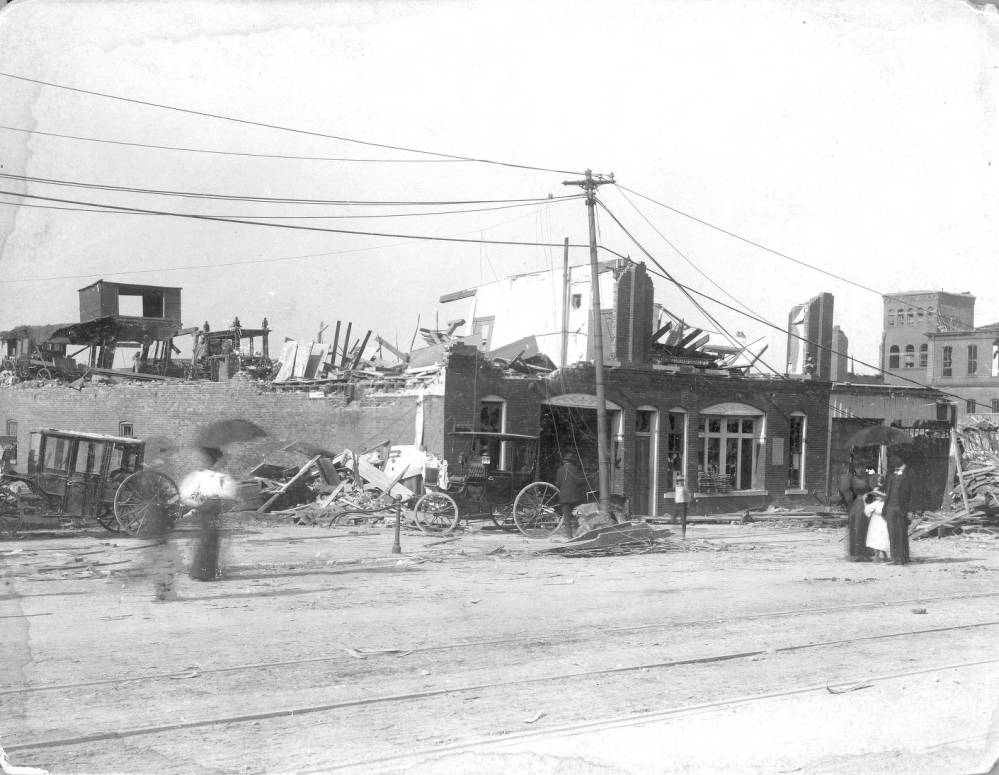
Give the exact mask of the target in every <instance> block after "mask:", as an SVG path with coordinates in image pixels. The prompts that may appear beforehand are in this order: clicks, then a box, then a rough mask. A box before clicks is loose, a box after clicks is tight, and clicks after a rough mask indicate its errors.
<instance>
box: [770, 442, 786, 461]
mask: <svg viewBox="0 0 999 775" xmlns="http://www.w3.org/2000/svg"><path fill="white" fill-rule="evenodd" d="M770 444H771V446H770V464H771V465H775V466H782V465H784V439H770Z"/></svg>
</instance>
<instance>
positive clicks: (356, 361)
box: [350, 329, 371, 371]
mask: <svg viewBox="0 0 999 775" xmlns="http://www.w3.org/2000/svg"><path fill="white" fill-rule="evenodd" d="M370 337H371V330H370V329H369V330H368V333H366V334H365V335H364V341H363V342H361V346H360V347H359V348H358V350H357V355H355V356H354V362H353V363H352V364H350V369H351V371H353V370H354V369H356V368H357V366H358V364H359V363H360V362H361V356H362V355H364V348H365V347H367V346H368V339H369V338H370Z"/></svg>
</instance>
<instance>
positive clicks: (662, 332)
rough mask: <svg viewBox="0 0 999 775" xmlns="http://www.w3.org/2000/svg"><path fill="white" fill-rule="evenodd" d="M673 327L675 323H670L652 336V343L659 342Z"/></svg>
mask: <svg viewBox="0 0 999 775" xmlns="http://www.w3.org/2000/svg"><path fill="white" fill-rule="evenodd" d="M672 327H673V321H672V320H671V321H669V322H668V323H667V324H666V325H665V326H663V327H662V328H660V329H659V330H658V331H656V332H655V333H654V334H653V335H652V341H653V342H657V341H659V339H660V338H661V337H663V336H665V335H666V334H668V333H669V330H670V329H671V328H672Z"/></svg>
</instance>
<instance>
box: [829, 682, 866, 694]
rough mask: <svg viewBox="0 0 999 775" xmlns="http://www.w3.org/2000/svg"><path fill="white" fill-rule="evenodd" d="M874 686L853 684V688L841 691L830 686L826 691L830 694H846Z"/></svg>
mask: <svg viewBox="0 0 999 775" xmlns="http://www.w3.org/2000/svg"><path fill="white" fill-rule="evenodd" d="M873 685H874V684H854V685H853V686H847V687H845V688H843V689H833V688H832V687H831V686H826V691H827V692H829V693H830V694H846V693H847V692H856V691H859V690H860V689H870V688H871V687H872V686H873Z"/></svg>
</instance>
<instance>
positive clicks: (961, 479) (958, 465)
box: [948, 428, 971, 514]
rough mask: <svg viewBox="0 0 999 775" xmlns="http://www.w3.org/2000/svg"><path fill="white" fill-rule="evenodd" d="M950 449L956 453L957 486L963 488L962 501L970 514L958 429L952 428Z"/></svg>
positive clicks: (954, 456) (954, 455)
mask: <svg viewBox="0 0 999 775" xmlns="http://www.w3.org/2000/svg"><path fill="white" fill-rule="evenodd" d="M950 449H951V452H953V453H954V454H953V458H954V465H955V467H956V468H957V486H958V488H960V490H961V501H962V502H963V503H964V510H965V512H967V513H968V514H970V513H971V509H970V508H969V507H968V491H967V490H966V489H965V488H964V471H962V470H961V450H960V449H959V447H958V445H957V431H955V430H954V429H953V428H951V429H950ZM948 468H949V464H948Z"/></svg>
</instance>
